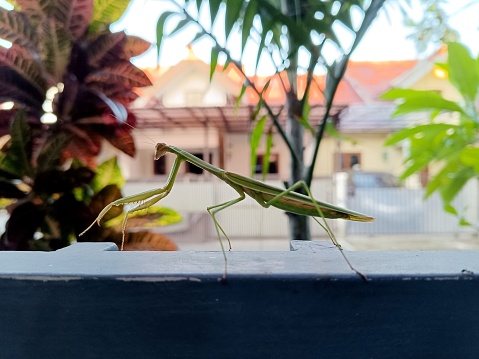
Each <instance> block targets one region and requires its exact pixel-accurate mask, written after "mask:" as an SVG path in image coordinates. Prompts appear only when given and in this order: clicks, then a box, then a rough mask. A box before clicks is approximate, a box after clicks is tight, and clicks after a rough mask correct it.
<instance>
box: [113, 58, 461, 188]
mask: <svg viewBox="0 0 479 359" xmlns="http://www.w3.org/2000/svg"><path fill="white" fill-rule="evenodd" d="M441 57H444V55H443V53H442V52H439V53H437V54H436V55H435V56H434V57H433V58H428V59H425V60H411V61H388V62H353V61H351V62H350V63H349V65H348V69H347V71H346V75H345V77H344V79H343V81H342V82H341V84H340V86H339V89H338V93H337V96H336V98H335V105H334V108H333V111H332V113H333V114H334V113H336V112H340V114H339V124H338V129H339V131H340V133H341V135H342V137H343V138H346V139H350V141H348V140H346V141H344V140H341V141H339V140H338V139H335V138H333V137H328V136H326V138H325V139H324V140H323V143H322V144H321V147H320V152H319V154H318V163H317V165H316V169H315V173H314V176H315V177H329V176H331V175H332V174H333V173H334V172H338V171H345V170H349V169H350V168H351V166H352V165H354V164H357V165H359V166H360V167H361V169H362V170H364V171H382V172H389V173H393V174H396V175H397V174H399V173H400V172H401V171H402V169H403V166H402V162H403V159H404V151H405V150H407V149H404V148H402V147H391V148H384V147H383V142H384V140H385V139H386V138H387V136H388V135H389V134H390V133H392V132H394V131H395V130H397V129H399V128H403V127H405V126H408V125H410V124H412V123H415V122H417V121H420V120H421V116H408V117H404V116H403V117H398V118H394V119H393V118H391V113H392V111H393V109H394V104H392V103H390V102H385V101H381V100H380V99H379V96H380V95H381V94H382V93H383V92H385V91H386V90H388V89H390V88H392V87H412V88H415V89H434V90H437V91H441V92H442V93H443V94H444V95H445V96H448V97H450V98H455V97H457V94H456V93H455V92H454V89H453V88H451V85H450V84H449V82H447V81H445V79H444V74H443V73H441V72H440V69H439V68H437V67H435V65H434V62H435V61H437V60H438V59H439V60H440V59H441ZM147 71H148V73H149V75H150V76H151V78H152V82H153V86H151V87H149V88H144V89H142V91H141V93H140V97H139V98H138V99H137V101H136V102H135V103H134V104H133V107H132V110H133V112H134V113H135V115H136V116H137V118H138V123H137V127H138V129H139V131H136V132H135V137H136V144H137V148H138V150H137V157H136V158H135V159H134V160H133V159H129V158H127V157H122V158H121V163H122V167H123V170H124V173H125V175H126V177H127V178H129V179H130V180H139V179H142V180H144V179H145V178H150V177H153V176H155V175H163V174H167V173H168V171H169V168H170V167H171V164H172V160H173V159H172V158H169V159H168V158H165V159H161V160H160V161H156V162H155V161H153V160H152V153H153V147H154V146H153V143H155V142H165V143H168V144H174V145H175V146H177V147H179V148H182V149H185V150H187V151H188V152H191V153H193V154H195V155H196V156H198V157H200V158H202V159H205V160H207V161H208V162H211V163H212V164H214V165H215V166H218V167H221V168H224V169H225V170H228V171H232V172H236V173H240V174H243V175H247V176H248V175H250V158H251V156H250V147H249V136H250V133H251V130H252V125H251V123H250V115H251V113H252V111H253V108H254V106H255V104H256V103H257V96H256V95H255V94H254V93H253V92H252V91H247V92H246V95H245V96H243V98H242V99H241V102H240V103H239V104H237V103H236V99H237V98H238V96H239V94H240V91H241V87H242V83H243V78H242V76H241V74H240V73H239V71H237V70H236V69H235V68H234V67H231V66H230V67H228V68H227V69H226V71H224V72H222V71H217V72H216V73H215V75H214V76H213V79H212V81H211V82H210V81H209V71H210V68H209V64H206V63H204V62H202V61H201V60H199V59H198V58H197V57H195V56H194V54H193V53H192V52H191V51H190V54H189V56H188V57H187V58H186V59H185V60H183V61H181V62H180V63H178V64H177V65H176V66H173V67H171V68H167V69H162V68H160V69H149V70H147ZM255 80H256V82H257V83H260V84H261V83H266V81H267V79H266V78H255ZM302 81H304V78H300V79H299V82H300V83H299V86H300V87H301V82H302ZM316 81H317V83H319V84H321V83H324V76H318V77H317V79H316ZM265 97H266V99H267V101H268V103H269V104H271V105H272V106H273V108H274V109H275V111H279V110H280V109H281V107H282V106H283V104H284V102H285V99H284V93H283V92H282V90H281V87H280V81H279V80H278V78H275V79H273V81H272V82H271V83H270V85H269V88H268V90H267V92H266V95H265ZM311 102H312V106H311V112H310V119H311V122H312V123H313V124H314V123H315V121H316V122H317V121H318V120H319V119H320V118H321V116H322V111H323V107H322V106H321V105H322V97H321V93H320V91H318V89H317V88H313V89H312V91H311ZM280 120H284V119H282V118H281V119H280ZM306 132H307V131H306ZM146 136H148V138H147V137H146ZM305 145H306V148H305V156H306V157H308V156H311V147H312V138H311V136H310V135H309V134H308V133H306V134H305ZM288 161H289V153H288V152H287V148H286V146H285V144H284V143H283V142H282V140H281V138H280V137H279V135H277V134H275V138H274V147H273V150H272V155H271V166H270V173H271V174H270V176H271V178H281V179H286V178H287V177H288V173H289V165H288ZM258 163H261V148H260V150H259V158H258ZM180 172H181V173H191V174H200V173H202V170H201V169H199V168H197V167H195V166H192V165H189V164H186V165H185V166H184V168H183V169H182V170H181V171H180Z"/></svg>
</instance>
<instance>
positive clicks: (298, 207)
mask: <svg viewBox="0 0 479 359" xmlns="http://www.w3.org/2000/svg"><path fill="white" fill-rule="evenodd" d="M166 153H172V154H174V155H176V159H175V162H174V163H173V167H172V169H171V172H170V175H169V177H168V180H167V181H166V184H165V186H164V187H161V188H158V189H153V190H149V191H146V192H142V193H139V194H136V195H132V196H127V197H124V198H121V199H119V200H116V201H114V202H112V203H110V204H109V205H108V206H106V207H105V208H104V209H103V210H102V211H101V212H100V214H99V215H98V217H97V218H96V219H95V221H94V222H93V223H92V224H91V225H90V226H89V227H88V228H87V229H85V230H84V231H83V232H82V233H81V234H80V235H82V234H84V233H85V232H86V231H88V230H89V229H90V228H91V227H92V226H93V225H94V224H95V223H98V224H100V220H101V219H102V218H103V216H104V215H105V214H106V213H107V212H108V211H109V210H110V208H111V207H113V206H122V205H126V204H135V206H134V207H133V208H131V209H129V210H128V211H127V213H126V215H125V218H124V220H123V224H122V231H123V240H122V244H121V250H123V245H124V240H125V228H126V221H127V219H128V215H129V214H130V213H132V212H135V211H139V210H142V209H146V208H148V207H150V206H152V205H153V204H155V203H156V202H158V201H159V200H161V199H162V198H165V197H166V196H167V195H168V194H169V193H170V191H171V189H172V188H173V185H174V183H175V179H176V176H177V174H178V170H179V168H180V165H181V163H182V162H185V161H186V162H189V163H191V164H193V165H195V166H198V167H199V168H201V169H203V170H205V171H208V172H210V173H211V174H213V175H215V176H216V177H218V178H219V179H220V180H222V181H223V182H224V183H226V184H227V185H229V186H231V187H232V188H233V189H234V190H235V191H236V192H238V195H239V197H238V198H236V199H233V200H231V201H227V202H224V203H220V204H217V205H214V206H211V207H208V208H207V211H208V213H209V214H210V216H211V218H212V219H213V222H214V224H215V229H216V234H217V235H218V240H219V242H220V245H221V250H222V252H223V256H224V261H225V271H224V277H225V276H226V267H227V258H226V252H225V249H224V246H223V242H222V241H221V236H220V231H221V233H223V235H224V236H225V237H226V239H227V240H228V245H229V249H230V250H231V242H230V239H229V238H228V235H227V234H226V233H225V231H224V230H223V228H222V227H221V225H220V224H219V223H218V221H217V220H216V217H215V216H216V214H217V213H218V212H220V211H222V210H224V209H226V208H228V207H230V206H232V205H234V204H236V203H238V202H241V201H242V200H244V199H245V198H246V195H248V196H250V197H251V198H253V199H254V200H255V201H256V202H258V203H259V204H260V205H261V206H263V207H265V208H268V207H270V206H273V207H276V208H279V209H281V210H283V211H286V212H290V213H295V214H299V215H304V216H311V217H313V219H314V220H315V221H316V222H317V223H318V224H319V225H320V226H321V227H322V228H324V230H325V231H326V233H327V234H328V235H329V237H330V238H331V241H332V242H333V244H334V245H335V246H336V247H338V248H339V249H340V251H341V254H342V255H343V257H344V259H345V260H346V262H347V264H348V265H349V267H350V268H351V270H353V271H354V272H356V273H357V274H359V275H360V276H361V277H363V278H365V277H364V275H363V274H361V273H360V272H358V271H357V270H356V269H355V268H354V267H353V266H352V265H351V263H350V262H349V260H348V259H347V258H346V256H345V255H344V253H343V252H342V248H341V245H340V244H339V243H338V241H337V240H336V238H335V236H334V234H333V232H332V231H331V229H330V227H329V225H328V224H327V222H326V220H325V218H343V219H348V220H352V221H360V222H371V221H374V218H372V217H369V216H366V215H363V214H361V213H357V212H354V211H350V210H348V209H344V208H340V207H336V206H333V205H332V204H329V203H325V202H321V201H318V200H315V199H314V198H313V196H312V194H311V191H310V189H309V187H308V186H307V185H306V183H305V182H304V181H299V182H297V183H296V184H294V185H293V186H291V187H289V188H288V189H286V190H285V189H281V188H278V187H274V186H271V185H268V184H266V183H263V182H260V181H257V180H254V179H251V178H248V177H244V176H241V175H239V174H236V173H233V172H228V171H225V170H223V169H221V168H219V167H215V166H213V165H211V164H210V163H208V162H205V161H203V160H201V159H199V158H198V157H196V156H194V155H192V154H191V153H189V152H186V151H183V150H181V149H179V148H177V147H174V146H169V145H166V144H164V143H158V144H156V150H155V159H156V160H157V159H159V158H160V157H161V156H163V155H164V154H166ZM301 187H302V188H303V189H304V190H305V191H306V193H307V194H308V195H307V196H306V195H302V194H300V193H296V192H294V191H295V190H296V189H298V188H301ZM316 217H320V218H322V219H323V221H324V224H322V223H321V222H319V220H318V219H317V218H316Z"/></svg>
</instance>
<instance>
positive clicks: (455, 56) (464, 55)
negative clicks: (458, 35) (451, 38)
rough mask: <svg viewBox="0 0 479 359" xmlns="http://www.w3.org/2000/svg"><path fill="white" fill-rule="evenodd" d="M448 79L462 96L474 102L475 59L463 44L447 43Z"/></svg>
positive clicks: (477, 74)
mask: <svg viewBox="0 0 479 359" xmlns="http://www.w3.org/2000/svg"><path fill="white" fill-rule="evenodd" d="M448 65H449V81H450V82H451V83H452V84H453V85H454V86H455V87H456V88H457V89H458V90H459V92H460V93H461V94H462V96H463V97H464V98H465V99H466V100H467V101H469V102H472V103H474V101H475V99H476V96H477V91H478V88H479V71H478V67H477V64H476V61H475V59H473V58H472V56H471V55H470V53H469V51H468V50H467V48H466V47H465V46H464V45H461V44H459V43H455V42H453V43H450V44H449V45H448Z"/></svg>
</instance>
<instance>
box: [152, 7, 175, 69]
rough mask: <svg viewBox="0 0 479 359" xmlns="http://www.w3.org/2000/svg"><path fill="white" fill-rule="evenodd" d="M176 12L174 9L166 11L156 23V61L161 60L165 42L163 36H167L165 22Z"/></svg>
mask: <svg viewBox="0 0 479 359" xmlns="http://www.w3.org/2000/svg"><path fill="white" fill-rule="evenodd" d="M173 14H176V13H175V12H174V11H165V12H164V13H162V14H161V15H160V17H159V18H158V22H157V23H156V62H157V63H159V62H160V52H161V44H162V43H163V38H164V37H165V23H166V21H167V20H168V19H169V18H170V16H171V15H173Z"/></svg>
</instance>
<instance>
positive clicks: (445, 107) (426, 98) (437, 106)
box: [381, 89, 465, 116]
mask: <svg viewBox="0 0 479 359" xmlns="http://www.w3.org/2000/svg"><path fill="white" fill-rule="evenodd" d="M381 98H382V99H384V100H397V99H401V100H402V101H403V102H402V103H400V104H399V105H398V106H397V107H396V110H395V111H394V113H393V116H396V115H400V114H405V113H411V112H418V111H433V110H434V111H437V110H440V111H452V112H459V113H462V114H465V111H464V110H463V109H462V107H461V106H459V105H458V104H457V103H456V102H454V101H449V100H446V99H445V98H443V97H442V96H441V95H440V94H439V93H437V92H435V91H422V90H409V89H392V90H389V91H387V92H386V93H384V94H383V95H382V96H381Z"/></svg>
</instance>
